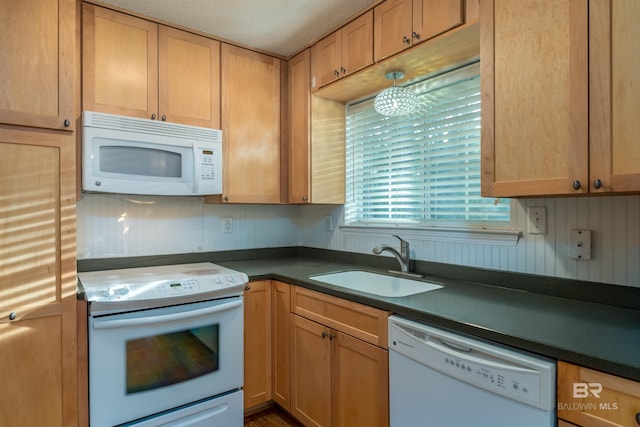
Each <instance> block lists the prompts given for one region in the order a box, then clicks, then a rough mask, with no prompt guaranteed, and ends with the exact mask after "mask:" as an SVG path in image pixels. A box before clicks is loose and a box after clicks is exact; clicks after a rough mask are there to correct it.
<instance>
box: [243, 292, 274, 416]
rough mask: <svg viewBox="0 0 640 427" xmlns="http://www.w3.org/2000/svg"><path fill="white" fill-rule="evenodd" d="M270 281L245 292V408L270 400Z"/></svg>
mask: <svg viewBox="0 0 640 427" xmlns="http://www.w3.org/2000/svg"><path fill="white" fill-rule="evenodd" d="M271 342H272V341H271V281H270V280H259V281H255V282H250V283H248V284H247V286H246V288H245V291H244V408H245V411H246V410H247V409H249V408H252V407H255V406H258V405H261V404H263V403H266V402H268V401H270V400H271Z"/></svg>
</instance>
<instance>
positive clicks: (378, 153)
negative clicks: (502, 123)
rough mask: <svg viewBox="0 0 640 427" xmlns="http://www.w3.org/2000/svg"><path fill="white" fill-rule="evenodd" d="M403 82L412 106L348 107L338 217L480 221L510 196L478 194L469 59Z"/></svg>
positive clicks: (499, 210) (493, 219) (476, 105)
mask: <svg viewBox="0 0 640 427" xmlns="http://www.w3.org/2000/svg"><path fill="white" fill-rule="evenodd" d="M410 87H412V89H414V90H416V93H417V94H418V99H419V101H420V109H419V111H418V112H417V113H415V114H411V115H409V116H403V117H385V116H381V115H380V114H378V113H377V112H376V111H375V110H374V107H373V99H370V100H367V101H364V102H361V103H358V104H355V105H348V106H347V117H346V119H347V171H346V172H347V177H346V178H347V203H346V206H345V223H347V224H355V223H384V224H390V223H393V224H398V225H402V224H425V225H443V226H445V225H446V226H474V225H479V226H486V225H487V224H489V223H497V224H504V222H505V221H507V222H508V221H510V213H509V201H508V200H505V199H502V200H496V199H493V198H491V199H488V198H483V197H481V196H480V76H479V65H478V64H474V65H472V66H467V67H465V68H462V69H458V70H455V71H451V72H448V73H446V74H443V75H440V76H437V77H433V78H430V79H425V80H423V81H421V82H418V83H414V84H412V85H411V86H410Z"/></svg>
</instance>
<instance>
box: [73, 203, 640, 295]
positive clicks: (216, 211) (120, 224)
mask: <svg viewBox="0 0 640 427" xmlns="http://www.w3.org/2000/svg"><path fill="white" fill-rule="evenodd" d="M539 206H544V207H546V210H547V233H546V234H544V235H534V234H529V233H528V232H527V222H528V221H529V219H528V215H527V211H528V208H529V207H539ZM225 217H230V218H232V222H233V225H232V232H231V233H225V232H224V230H223V223H224V221H223V219H224V218H225ZM327 217H331V222H332V223H333V224H332V225H333V227H332V228H333V230H328V228H331V227H327ZM341 221H342V207H335V206H302V207H300V206H287V205H207V204H204V202H203V199H202V198H199V197H152V196H122V195H105V194H83V197H82V199H81V200H80V201H79V202H78V230H77V234H78V242H77V243H78V258H79V259H90V258H109V257H124V256H145V255H159V254H173V253H190V252H209V251H225V250H236V249H251V248H269V247H280V246H297V245H302V246H308V247H314V248H321V249H335V250H341V251H348V252H357V253H365V254H368V253H371V249H372V248H373V247H374V246H376V245H379V244H381V243H387V244H391V245H394V246H395V245H397V241H396V239H394V238H393V237H391V234H399V235H401V236H402V237H404V238H406V239H407V240H408V241H409V242H410V244H411V251H412V256H413V257H414V258H416V259H420V260H425V261H435V262H444V263H450V264H459V265H466V266H472V267H482V268H488V269H495V270H504V271H512V272H521V273H533V274H540V275H545V276H555V277H562V278H573V279H580V280H586V281H593V282H603V283H610V284H617V285H625V286H635V287H640V196H635V195H634V196H612V197H609V196H607V197H574V198H541V199H525V200H517V201H515V202H514V229H515V230H516V231H522V236H521V237H520V239H519V240H518V241H517V243H514V244H502V243H495V242H492V243H486V242H482V241H479V240H477V239H473V240H469V241H465V240H460V239H457V240H455V241H449V240H447V238H446V235H445V236H444V237H442V238H439V237H435V238H434V234H433V233H432V232H430V233H429V232H420V231H414V230H412V231H403V230H394V231H393V232H392V231H390V230H371V229H365V230H354V229H351V228H342V227H341V225H342V223H341ZM573 229H584V230H591V233H592V238H591V240H592V250H591V257H592V258H591V259H590V260H575V259H572V258H571V257H570V256H569V248H568V245H569V231H570V230H573ZM381 256H387V255H381Z"/></svg>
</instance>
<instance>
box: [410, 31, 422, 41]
mask: <svg viewBox="0 0 640 427" xmlns="http://www.w3.org/2000/svg"><path fill="white" fill-rule="evenodd" d="M411 36H412V37H413V38H414V39H415V40H420V34H419V33H416V32H415V31H414V32H413V33H411Z"/></svg>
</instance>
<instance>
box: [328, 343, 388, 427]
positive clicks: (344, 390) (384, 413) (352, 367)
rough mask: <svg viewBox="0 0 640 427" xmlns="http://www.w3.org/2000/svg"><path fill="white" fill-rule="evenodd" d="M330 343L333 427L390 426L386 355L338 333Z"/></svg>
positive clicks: (380, 350) (369, 345)
mask: <svg viewBox="0 0 640 427" xmlns="http://www.w3.org/2000/svg"><path fill="white" fill-rule="evenodd" d="M333 333H334V334H335V338H334V339H333V340H332V343H331V366H332V372H331V375H332V385H331V391H332V393H331V399H332V408H331V414H332V420H331V421H332V422H331V425H333V426H334V427H350V426H370V427H386V426H388V425H389V352H388V351H387V350H383V349H381V348H379V347H376V346H375V345H371V344H368V343H366V342H364V341H361V340H359V339H357V338H353V337H352V336H349V335H346V334H343V333H341V332H333Z"/></svg>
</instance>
